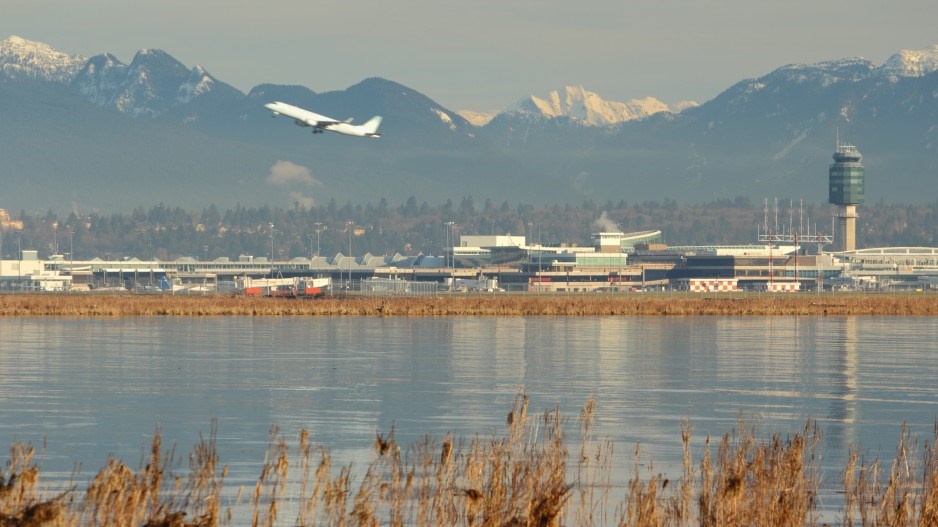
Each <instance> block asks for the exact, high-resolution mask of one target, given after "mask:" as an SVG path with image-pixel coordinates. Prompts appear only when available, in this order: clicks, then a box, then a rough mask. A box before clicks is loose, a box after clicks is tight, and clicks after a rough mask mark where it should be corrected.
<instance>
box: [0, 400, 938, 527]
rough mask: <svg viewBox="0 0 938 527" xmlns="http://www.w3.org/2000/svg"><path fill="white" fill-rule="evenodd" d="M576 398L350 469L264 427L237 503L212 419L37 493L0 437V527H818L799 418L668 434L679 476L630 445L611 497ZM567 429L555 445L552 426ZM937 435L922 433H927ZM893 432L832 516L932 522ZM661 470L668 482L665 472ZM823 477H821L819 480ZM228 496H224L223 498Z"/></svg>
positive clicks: (922, 456)
mask: <svg viewBox="0 0 938 527" xmlns="http://www.w3.org/2000/svg"><path fill="white" fill-rule="evenodd" d="M597 411H598V410H597V408H596V403H595V401H594V400H592V399H590V400H588V401H587V403H586V404H585V406H584V408H583V409H582V410H581V411H580V413H579V415H578V416H577V417H576V419H575V425H576V426H567V425H568V424H570V423H565V418H564V417H563V416H562V415H561V413H560V411H559V409H558V408H556V407H555V408H553V409H551V410H548V411H545V412H543V413H542V414H540V415H530V414H529V413H528V398H527V396H526V395H525V394H523V393H519V394H517V396H516V397H515V399H514V401H513V403H512V405H511V408H510V411H509V413H508V416H507V426H506V429H505V431H504V433H503V434H502V435H499V436H493V437H481V436H473V437H467V438H458V437H455V436H453V435H452V434H447V435H446V436H444V437H443V438H442V439H441V440H438V439H434V438H432V437H424V438H422V439H421V440H419V441H417V442H415V443H414V444H412V445H410V446H402V445H400V444H398V443H397V441H396V439H395V437H394V429H393V428H392V429H391V430H390V431H388V432H387V433H385V434H381V433H377V434H376V436H375V442H374V449H373V451H372V454H371V460H370V462H368V463H367V465H366V466H365V467H364V471H363V472H361V473H355V472H353V470H352V467H351V466H339V467H337V466H334V465H333V462H332V456H331V454H330V453H329V451H328V450H327V449H325V448H323V447H315V446H314V444H313V441H312V439H311V435H310V433H309V432H308V431H306V430H303V431H301V432H300V434H299V438H298V441H297V445H296V449H295V450H291V448H290V447H289V443H288V441H287V439H286V438H285V437H284V436H283V434H282V433H281V432H280V430H279V429H278V428H276V427H274V428H272V429H271V432H270V436H269V447H268V450H267V454H266V457H265V460H264V463H263V465H262V467H261V473H260V475H259V477H258V480H257V483H256V485H255V486H254V488H253V491H252V492H251V493H250V496H249V497H248V499H247V502H246V503H245V502H242V500H241V499H240V497H237V498H232V497H230V496H227V497H226V495H225V494H223V492H222V491H223V486H224V480H225V477H226V475H227V468H225V467H222V466H220V465H219V460H218V452H217V449H216V441H217V438H216V437H217V430H216V428H217V425H216V424H215V423H213V424H212V429H211V433H210V434H209V435H208V437H200V438H199V441H198V442H197V443H196V445H195V446H194V447H193V449H192V452H191V453H190V454H189V456H188V474H182V473H180V470H181V468H182V467H183V466H184V465H185V463H184V462H183V460H181V459H177V458H176V456H175V450H174V449H173V448H169V449H166V448H165V447H164V446H163V442H162V441H163V440H162V433H161V430H160V429H159V428H157V429H156V433H155V434H154V436H153V439H152V441H151V445H150V450H149V452H148V455H147V457H146V458H145V459H144V460H143V461H142V462H141V463H140V466H139V467H138V468H137V469H136V470H132V469H131V468H129V467H128V466H127V465H125V464H124V463H123V462H122V461H120V460H117V459H115V458H113V457H111V458H109V459H108V460H107V461H106V463H105V466H104V467H103V468H102V469H101V470H100V471H99V472H98V473H97V474H95V475H94V477H93V478H92V479H91V481H90V482H89V483H88V484H87V487H86V488H85V489H84V490H83V491H82V490H79V489H78V488H77V486H76V487H73V488H71V489H70V490H68V491H66V492H64V493H62V494H58V495H53V496H45V495H44V494H45V493H44V492H43V491H42V486H41V483H40V474H41V469H40V467H39V466H38V465H37V463H36V461H35V459H36V451H35V448H34V447H33V446H32V445H30V444H23V443H17V442H14V443H13V445H12V446H11V448H10V455H9V459H8V461H7V463H6V468H5V470H4V471H3V472H0V526H2V527H40V526H52V527H76V526H83V527H84V526H88V527H96V526H114V527H138V526H143V527H215V526H226V525H247V524H250V525H251V526H252V527H272V526H275V525H287V524H295V525H298V526H314V525H317V526H318V525H333V526H345V525H348V526H374V525H390V526H395V527H397V526H405V525H408V526H409V525H416V526H453V525H457V526H484V527H489V526H491V527H495V526H506V527H507V526H559V525H577V526H594V525H619V526H636V527H644V526H655V527H665V526H675V527H689V526H701V527H706V526H721V527H722V526H751V525H760V526H761V525H767V526H804V525H807V526H813V525H818V524H819V523H820V520H819V514H820V513H819V510H818V508H819V507H818V493H819V488H820V486H821V484H822V483H825V482H824V481H823V480H822V477H821V473H820V452H821V450H822V449H821V447H820V444H821V439H822V434H821V431H820V429H819V428H818V426H817V424H816V423H814V422H813V421H810V420H809V421H807V422H806V423H805V424H804V427H803V428H801V429H800V430H799V431H798V433H796V434H793V435H791V436H788V437H782V436H781V435H779V434H773V435H771V436H769V437H761V436H759V435H758V433H757V430H756V428H755V426H754V425H752V424H751V423H749V422H747V421H745V420H744V419H743V418H742V417H741V418H740V420H739V422H738V424H737V426H736V427H735V428H734V429H733V430H731V431H729V432H727V433H726V434H725V435H724V436H722V438H720V439H719V440H713V439H712V438H710V437H707V438H705V440H704V444H703V449H702V457H701V459H700V461H698V462H695V461H694V460H693V459H692V452H693V448H692V429H691V426H690V423H688V422H685V423H683V424H682V426H681V429H680V436H681V442H682V445H683V456H682V467H681V470H680V473H679V474H673V475H667V474H663V473H655V472H654V466H653V464H651V463H646V462H644V461H643V459H642V453H641V447H640V445H636V448H635V449H634V451H633V462H632V463H633V464H632V470H631V472H630V476H629V478H628V481H627V483H626V485H625V488H624V489H621V490H622V492H623V495H622V496H621V497H618V496H616V497H614V493H615V492H617V488H616V484H615V483H614V480H616V479H617V478H616V477H615V474H616V473H617V471H618V470H620V468H618V467H619V462H620V460H617V459H616V457H615V455H614V451H613V445H612V444H611V443H610V442H609V441H608V440H606V439H602V438H600V437H598V433H597V429H596V425H595V423H596V415H597ZM571 430H573V431H575V435H576V436H577V437H575V438H573V439H568V438H567V435H566V434H567V432H568V431H571ZM935 437H936V438H938V426H936V429H935ZM920 450H921V452H920V453H919V445H918V442H917V441H916V440H915V439H914V438H913V437H911V435H910V433H909V432H908V429H907V428H905V427H903V429H902V430H901V432H900V436H899V442H898V446H897V449H896V455H895V458H894V459H893V461H892V464H891V466H890V468H889V470H888V473H884V472H883V471H882V470H881V468H880V464H879V462H878V461H876V460H873V461H871V462H868V463H867V462H864V461H862V460H861V459H860V456H859V455H858V450H856V449H855V450H853V451H852V452H851V455H850V458H849V460H848V462H847V466H846V467H845V469H844V473H843V481H842V483H843V488H844V496H845V501H844V505H843V509H842V512H841V515H840V516H839V518H840V519H841V521H842V522H843V524H844V525H848V526H853V525H862V526H864V527H867V526H869V527H872V526H879V525H890V526H900V527H902V526H913V525H915V526H926V525H936V522H938V462H936V457H935V453H936V439H935V438H932V439H931V440H928V441H925V442H923V443H922V444H921V449H920ZM672 478H673V479H672ZM828 484H829V483H828ZM239 495H240V493H239Z"/></svg>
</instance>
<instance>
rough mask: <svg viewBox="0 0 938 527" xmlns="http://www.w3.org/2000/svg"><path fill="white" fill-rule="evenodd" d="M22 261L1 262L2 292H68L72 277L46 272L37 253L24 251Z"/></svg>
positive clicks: (0, 289)
mask: <svg viewBox="0 0 938 527" xmlns="http://www.w3.org/2000/svg"><path fill="white" fill-rule="evenodd" d="M22 258H23V259H22V260H0V291H67V290H68V289H69V287H70V286H71V283H72V277H71V276H67V275H62V274H59V272H58V271H49V270H46V262H45V261H43V260H40V259H38V258H37V251H23V257H22Z"/></svg>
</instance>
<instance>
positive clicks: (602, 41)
mask: <svg viewBox="0 0 938 527" xmlns="http://www.w3.org/2000/svg"><path fill="white" fill-rule="evenodd" d="M936 20H938V2H936V1H935V0H908V1H901V0H899V1H895V2H886V1H884V0H854V1H851V2H847V1H842V0H786V1H784V2H781V1H778V2H775V1H772V2H766V1H759V0H710V1H706V0H577V1H561V0H536V1H535V0H472V1H462V2H453V1H447V0H399V1H393V0H267V1H265V2H251V1H246V0H186V1H182V0H159V1H153V0H0V38H6V37H7V36H9V35H19V36H21V37H24V38H27V39H30V40H38V41H41V42H45V43H47V44H49V45H51V46H53V47H55V48H57V49H59V50H61V51H65V52H68V53H78V54H82V55H86V56H90V55H95V54H98V53H104V52H109V53H113V54H114V55H116V56H117V57H118V59H120V60H122V61H124V62H130V60H131V59H132V58H133V55H134V53H135V52H136V51H137V50H139V49H141V48H159V49H163V50H165V51H167V52H168V53H170V54H171V55H173V56H174V57H176V58H177V59H179V60H180V61H182V62H183V63H184V64H186V65H187V66H189V67H191V66H194V65H196V64H199V65H202V66H203V67H205V68H206V69H207V70H208V71H209V72H210V73H212V74H213V75H215V76H216V77H217V78H219V79H221V80H223V81H225V82H228V83H230V84H232V85H234V86H235V87H237V88H239V89H241V90H242V91H247V90H249V89H250V88H251V87H253V86H254V85H256V84H260V83H262V82H272V83H276V84H302V85H304V86H307V87H309V88H311V89H313V90H314V91H328V90H336V89H344V88H346V87H348V86H349V85H352V84H355V83H357V82H358V81H360V80H362V79H364V78H366V77H372V76H379V77H384V78H387V79H390V80H393V81H396V82H400V83H401V84H404V85H407V86H409V87H411V88H413V89H415V90H417V91H420V92H422V93H424V94H426V95H427V96H429V97H431V98H432V99H434V100H436V101H437V102H439V103H441V104H443V105H444V106H446V107H447V108H449V109H452V110H461V109H471V110H479V111H492V110H500V109H503V108H505V107H506V106H509V105H510V104H512V103H514V102H515V101H517V100H518V99H520V98H521V97H523V96H525V95H531V94H533V95H538V96H544V95H546V94H547V93H548V92H550V91H551V90H555V89H559V88H561V87H563V86H567V85H582V86H583V87H584V88H586V89H587V90H590V91H594V92H596V93H598V94H599V95H600V96H602V97H603V98H605V99H608V100H617V101H627V100H629V99H632V98H641V97H646V96H653V97H657V98H659V99H661V100H663V101H664V102H666V103H669V104H671V103H674V102H677V101H681V100H696V101H698V102H704V101H706V100H708V99H711V98H713V97H714V96H715V95H717V94H718V93H719V92H721V91H722V90H724V89H726V88H728V87H729V86H730V85H732V84H733V83H735V82H737V81H739V80H741V79H744V78H749V77H756V76H760V75H764V74H766V73H768V72H769V71H771V70H773V69H775V68H776V67H779V66H782V65H785V64H790V63H813V62H818V61H821V60H829V59H836V58H843V57H854V56H861V57H865V58H867V59H870V60H872V61H874V62H876V63H882V62H883V61H885V60H886V59H887V58H888V57H889V56H890V55H892V54H893V53H895V52H897V51H899V50H900V49H926V48H931V47H932V46H934V45H935V44H936V43H938V24H936V22H935V21H936Z"/></svg>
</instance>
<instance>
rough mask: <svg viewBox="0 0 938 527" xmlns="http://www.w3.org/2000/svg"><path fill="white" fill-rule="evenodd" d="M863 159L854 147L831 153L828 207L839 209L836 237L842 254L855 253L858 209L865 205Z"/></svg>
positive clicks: (838, 148) (838, 145)
mask: <svg viewBox="0 0 938 527" xmlns="http://www.w3.org/2000/svg"><path fill="white" fill-rule="evenodd" d="M862 158H863V156H862V155H860V151H859V150H857V147H855V146H851V145H842V144H840V143H839V141H838V144H837V149H836V150H834V162H833V164H831V167H830V171H829V179H828V183H829V188H830V193H829V196H830V197H829V199H828V201H829V202H830V203H833V204H834V205H837V206H838V207H840V210H839V211H838V214H837V220H838V222H837V223H838V229H837V230H838V231H839V232H838V234H839V235H840V243H839V244H838V245H839V246H840V247H839V248H840V250H842V251H854V250H856V248H857V205H861V204H862V203H863V201H864V192H865V188H864V187H865V185H864V169H863V164H862V163H860V160H861V159H862Z"/></svg>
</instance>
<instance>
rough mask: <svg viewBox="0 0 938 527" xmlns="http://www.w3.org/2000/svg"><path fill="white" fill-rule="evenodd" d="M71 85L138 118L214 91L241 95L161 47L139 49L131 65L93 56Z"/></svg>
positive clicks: (112, 58)
mask: <svg viewBox="0 0 938 527" xmlns="http://www.w3.org/2000/svg"><path fill="white" fill-rule="evenodd" d="M71 85H72V87H73V88H75V89H77V90H78V91H79V92H80V93H81V94H82V95H84V96H85V97H86V98H87V99H88V100H90V101H92V102H93V103H95V104H97V105H99V106H104V107H110V108H114V109H116V110H118V111H120V112H122V113H126V114H130V115H133V116H135V117H136V116H150V117H156V116H159V115H162V114H164V113H166V112H168V111H170V110H172V109H174V108H177V107H180V106H183V105H187V104H189V103H191V102H192V101H193V100H194V99H196V98H199V97H205V96H208V95H209V94H213V93H214V94H215V95H219V94H221V95H223V96H225V97H226V98H230V97H233V96H236V95H242V94H241V93H240V92H239V91H238V90H236V89H235V88H233V87H231V86H229V85H227V84H225V83H222V82H219V81H218V80H216V79H215V78H214V77H212V76H211V75H210V74H209V73H208V72H207V71H205V69H204V68H202V67H201V66H195V67H194V68H192V69H188V68H186V66H184V65H183V64H182V63H181V62H179V61H178V60H176V59H175V58H173V57H172V56H170V55H169V54H168V53H166V52H164V51H161V50H158V49H144V50H141V51H139V52H137V54H136V55H135V56H134V59H133V61H132V62H131V63H130V64H129V65H127V64H124V63H123V62H121V61H119V60H117V58H116V57H114V56H113V55H110V54H104V55H97V56H94V57H91V58H90V59H88V61H87V62H86V63H85V65H84V67H82V69H81V71H79V72H78V74H77V75H76V76H75V79H74V80H73V81H72V83H71Z"/></svg>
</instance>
